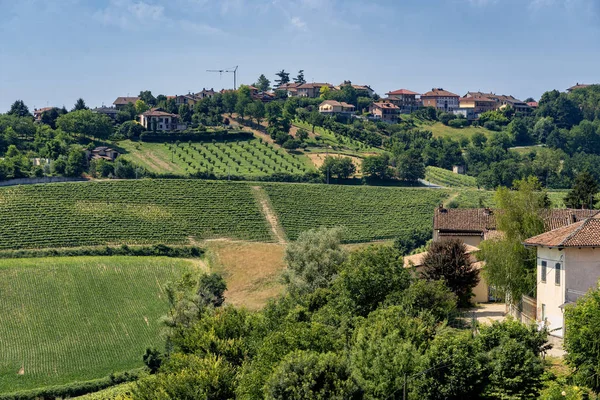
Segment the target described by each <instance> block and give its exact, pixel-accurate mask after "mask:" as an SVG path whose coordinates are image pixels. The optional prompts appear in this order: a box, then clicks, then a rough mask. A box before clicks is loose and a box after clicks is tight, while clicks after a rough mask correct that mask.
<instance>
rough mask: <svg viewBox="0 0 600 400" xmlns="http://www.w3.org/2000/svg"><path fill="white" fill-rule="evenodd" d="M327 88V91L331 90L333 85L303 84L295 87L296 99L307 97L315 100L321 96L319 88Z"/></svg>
mask: <svg viewBox="0 0 600 400" xmlns="http://www.w3.org/2000/svg"><path fill="white" fill-rule="evenodd" d="M324 86H326V87H328V88H329V89H333V88H334V87H333V85H332V84H330V83H314V82H313V83H305V84H303V85H300V86H298V87H297V90H298V97H308V98H311V99H316V98H317V97H319V96H320V95H321V88H322V87H324Z"/></svg>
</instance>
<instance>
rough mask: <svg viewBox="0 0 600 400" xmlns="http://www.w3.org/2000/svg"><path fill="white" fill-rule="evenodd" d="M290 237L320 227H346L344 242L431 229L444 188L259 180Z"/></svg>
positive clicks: (363, 240) (444, 197)
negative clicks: (266, 181) (309, 183)
mask: <svg viewBox="0 0 600 400" xmlns="http://www.w3.org/2000/svg"><path fill="white" fill-rule="evenodd" d="M264 186H265V190H266V192H267V194H268V195H269V198H270V200H271V204H272V205H273V207H274V209H275V211H276V213H277V214H278V217H279V222H280V223H281V225H282V226H283V229H284V230H285V232H286V234H287V236H288V238H289V239H291V240H294V239H296V238H297V237H298V235H299V234H300V233H301V232H303V231H305V230H308V229H312V228H317V227H320V226H326V227H333V226H342V227H344V228H345V231H346V232H345V235H344V240H345V241H347V242H367V241H372V240H383V239H393V238H395V237H398V236H400V235H402V234H410V232H411V231H413V230H426V229H432V219H433V210H434V209H435V207H436V206H437V205H439V204H440V203H441V202H443V200H444V199H446V198H447V197H448V195H449V192H448V191H446V190H431V189H412V188H386V187H366V186H338V185H327V186H326V185H290V184H288V185H286V184H278V185H276V184H269V185H264Z"/></svg>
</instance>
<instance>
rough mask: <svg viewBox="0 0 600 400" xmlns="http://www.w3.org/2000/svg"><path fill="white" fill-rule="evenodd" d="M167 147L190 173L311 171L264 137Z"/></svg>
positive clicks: (168, 145) (222, 173)
mask: <svg viewBox="0 0 600 400" xmlns="http://www.w3.org/2000/svg"><path fill="white" fill-rule="evenodd" d="M164 146H165V147H166V149H167V151H168V152H170V153H173V154H172V156H173V158H174V159H175V160H176V162H177V163H178V164H180V166H181V167H182V168H184V169H185V170H186V172H188V173H194V172H213V173H215V174H217V175H227V174H231V175H242V176H260V175H271V174H273V173H277V172H279V173H288V174H304V173H306V172H309V171H310V169H309V168H308V167H307V165H306V164H304V163H303V162H302V161H301V160H300V159H299V158H298V157H295V156H293V155H291V154H289V153H287V152H286V151H284V150H281V149H277V148H276V147H275V146H274V145H272V144H269V143H266V142H263V141H262V140H260V139H259V140H250V141H239V142H229V143H227V142H225V143H181V144H179V145H176V144H171V143H165V144H164Z"/></svg>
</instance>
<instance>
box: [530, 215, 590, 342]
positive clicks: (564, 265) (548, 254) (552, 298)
mask: <svg viewBox="0 0 600 400" xmlns="http://www.w3.org/2000/svg"><path fill="white" fill-rule="evenodd" d="M524 244H525V246H530V247H535V248H536V249H537V258H536V259H537V282H538V284H537V299H536V300H537V307H536V311H537V312H536V320H537V322H538V323H539V324H540V325H546V326H548V328H549V330H550V332H551V333H552V334H553V335H556V336H559V337H563V336H564V333H565V325H564V308H565V307H567V306H568V305H569V304H572V303H575V301H576V300H577V299H578V298H579V297H581V296H583V295H584V294H585V293H586V292H587V291H588V290H589V289H592V288H597V287H598V279H600V215H598V214H596V216H594V217H592V218H588V219H585V220H583V221H579V222H575V223H573V224H570V225H568V226H564V227H560V228H557V229H554V230H551V231H550V232H546V233H544V234H541V235H538V236H535V237H532V238H529V239H527V240H526V241H525V242H524Z"/></svg>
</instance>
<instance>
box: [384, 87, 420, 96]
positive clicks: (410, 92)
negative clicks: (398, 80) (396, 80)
mask: <svg viewBox="0 0 600 400" xmlns="http://www.w3.org/2000/svg"><path fill="white" fill-rule="evenodd" d="M401 94H406V95H415V96H420V95H421V94H420V93H417V92H413V91H410V90H408V89H398V90H394V91H393V92H388V93H386V95H388V96H394V95H395V96H398V95H401Z"/></svg>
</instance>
